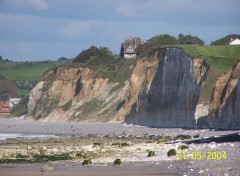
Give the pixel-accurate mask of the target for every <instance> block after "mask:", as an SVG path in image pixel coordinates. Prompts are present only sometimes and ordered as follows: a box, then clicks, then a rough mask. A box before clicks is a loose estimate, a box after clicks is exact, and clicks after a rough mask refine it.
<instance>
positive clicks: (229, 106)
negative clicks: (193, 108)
mask: <svg viewBox="0 0 240 176" xmlns="http://www.w3.org/2000/svg"><path fill="white" fill-rule="evenodd" d="M208 122H209V127H210V128H221V129H240V61H239V62H238V63H237V64H236V65H235V66H234V68H233V69H232V70H231V71H229V72H227V73H224V74H223V75H221V76H219V77H218V80H217V82H216V85H215V87H214V90H213V95H212V102H211V105H210V113H209V116H208Z"/></svg>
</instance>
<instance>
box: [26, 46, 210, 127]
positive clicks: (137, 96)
mask: <svg viewBox="0 0 240 176" xmlns="http://www.w3.org/2000/svg"><path fill="white" fill-rule="evenodd" d="M115 67H116V68H115ZM115 67H114V69H117V66H115ZM126 67H129V68H128V69H131V72H132V74H131V76H130V77H129V78H128V79H127V80H125V81H124V82H122V83H120V82H114V81H111V80H110V79H108V78H106V77H101V76H99V74H98V73H96V71H95V70H94V69H92V68H82V67H77V68H71V67H70V68H64V67H59V68H56V69H54V70H51V71H49V72H47V73H46V74H45V75H44V76H43V79H42V81H41V82H39V83H38V85H37V86H36V87H35V88H34V89H33V90H32V91H31V94H30V97H29V99H30V101H29V103H28V115H29V116H32V117H34V118H36V119H43V120H47V121H55V120H62V121H82V120H87V121H120V122H126V123H133V124H139V125H148V126H156V127H186V128H188V127H189V128H193V127H194V126H195V119H194V113H195V109H196V105H197V102H198V98H199V95H200V91H201V88H202V85H203V83H204V81H205V79H206V77H207V71H208V68H209V66H208V65H207V63H206V61H205V60H204V59H203V58H200V57H199V58H191V57H190V56H188V55H187V54H185V53H184V51H183V49H181V48H162V49H155V50H154V51H153V55H152V57H151V58H148V59H142V60H138V61H137V62H136V63H135V64H133V65H130V66H126Z"/></svg>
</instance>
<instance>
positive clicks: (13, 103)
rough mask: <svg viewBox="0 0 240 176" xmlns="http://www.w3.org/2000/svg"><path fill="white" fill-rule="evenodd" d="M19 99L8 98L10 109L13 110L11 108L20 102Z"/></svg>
mask: <svg viewBox="0 0 240 176" xmlns="http://www.w3.org/2000/svg"><path fill="white" fill-rule="evenodd" d="M20 100H21V98H9V102H10V103H9V104H10V107H11V108H13V106H15V105H17V104H18V103H19V102H20Z"/></svg>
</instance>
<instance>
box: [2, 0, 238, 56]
mask: <svg viewBox="0 0 240 176" xmlns="http://www.w3.org/2000/svg"><path fill="white" fill-rule="evenodd" d="M239 9H240V1H239V0H0V56H2V57H3V58H4V59H10V60H14V61H35V60H48V59H51V60H54V59H58V58H60V57H67V58H74V57H75V56H77V55H78V54H79V53H80V52H81V51H82V50H85V49H87V48H89V47H90V46H92V45H94V46H97V47H100V46H103V47H108V48H109V49H110V50H111V51H112V52H114V53H116V54H118V53H119V52H120V45H121V43H122V42H124V41H125V40H126V39H127V38H129V37H134V36H137V37H141V38H142V39H144V40H148V39H150V38H151V37H153V36H155V35H159V34H170V35H173V36H175V37H177V36H178V34H180V33H182V34H184V35H186V34H191V35H194V36H198V37H199V38H200V39H202V40H204V42H205V44H210V43H211V41H214V40H216V39H219V38H222V37H224V36H226V35H228V34H231V33H234V34H240V20H239V17H240V10H239Z"/></svg>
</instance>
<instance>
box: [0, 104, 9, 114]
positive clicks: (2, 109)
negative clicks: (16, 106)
mask: <svg viewBox="0 0 240 176" xmlns="http://www.w3.org/2000/svg"><path fill="white" fill-rule="evenodd" d="M10 112H11V107H10V104H9V103H8V102H4V101H0V114H9V113H10Z"/></svg>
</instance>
